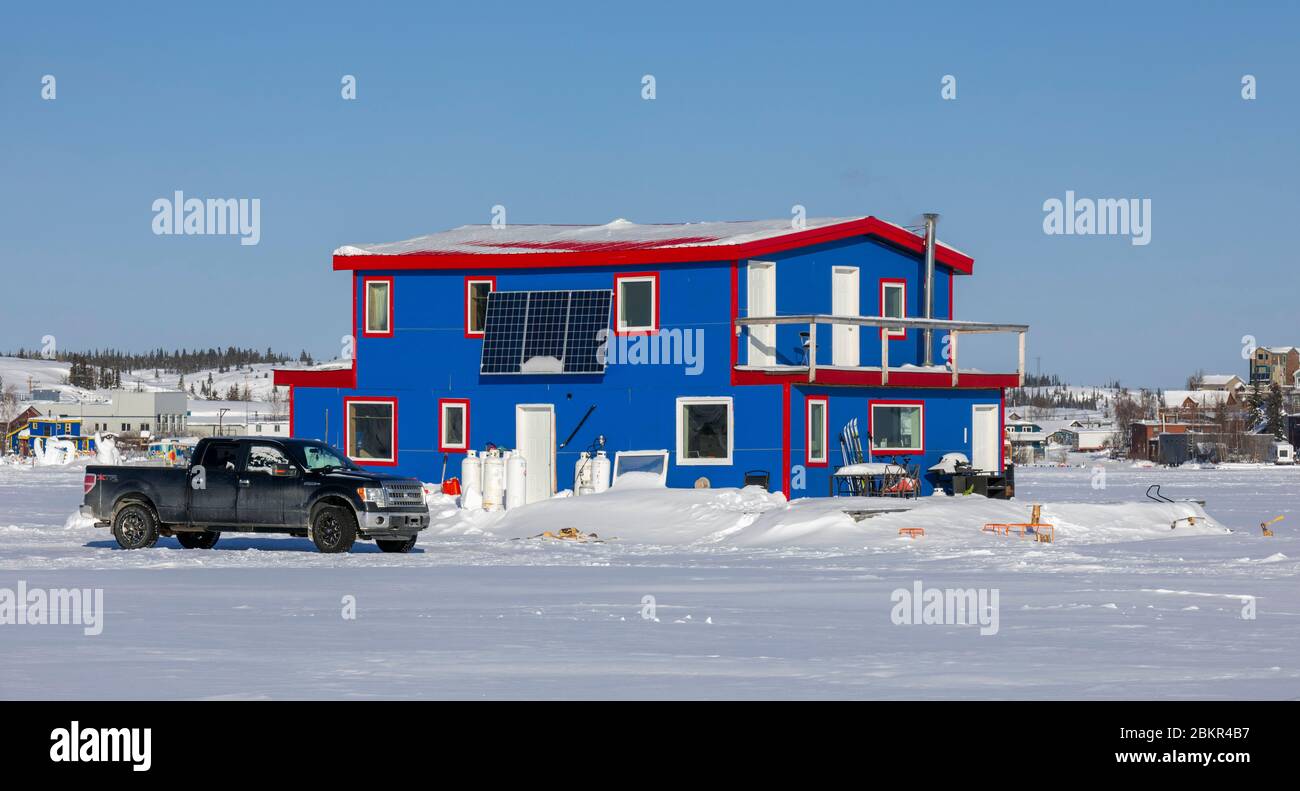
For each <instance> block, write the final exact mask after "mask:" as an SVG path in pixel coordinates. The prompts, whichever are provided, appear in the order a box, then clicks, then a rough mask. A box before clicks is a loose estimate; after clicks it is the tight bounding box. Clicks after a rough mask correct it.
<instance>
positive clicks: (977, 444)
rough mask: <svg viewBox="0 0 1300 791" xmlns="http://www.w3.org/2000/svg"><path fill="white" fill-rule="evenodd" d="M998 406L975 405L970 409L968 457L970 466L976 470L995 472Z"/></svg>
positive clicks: (999, 447)
mask: <svg viewBox="0 0 1300 791" xmlns="http://www.w3.org/2000/svg"><path fill="white" fill-rule="evenodd" d="M1001 447H1002V443H1000V442H998V405H997V404H976V405H975V406H973V407H972V408H971V435H970V455H971V459H970V461H971V465H972V466H974V467H975V469H977V470H984V471H985V472H996V471H997V469H998V454H999V453H1000V452H1001Z"/></svg>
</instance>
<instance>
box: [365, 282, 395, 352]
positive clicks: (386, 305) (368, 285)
mask: <svg viewBox="0 0 1300 791" xmlns="http://www.w3.org/2000/svg"><path fill="white" fill-rule="evenodd" d="M364 284H365V306H366V309H365V317H364V322H365V323H364V324H362V334H364V335H367V336H377V337H386V336H389V335H392V334H393V279H392V278H391V277H367V278H365V279H364Z"/></svg>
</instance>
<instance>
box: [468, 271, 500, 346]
mask: <svg viewBox="0 0 1300 791" xmlns="http://www.w3.org/2000/svg"><path fill="white" fill-rule="evenodd" d="M479 285H486V286H487V287H488V293H489V294H491V293H492V292H493V291H496V290H497V279H496V278H495V277H467V278H465V337H466V338H482V337H483V333H485V332H486V331H487V316H486V315H485V316H484V317H483V326H482V327H480V328H479V329H477V330H476V329H474V327H473V325H474V286H479Z"/></svg>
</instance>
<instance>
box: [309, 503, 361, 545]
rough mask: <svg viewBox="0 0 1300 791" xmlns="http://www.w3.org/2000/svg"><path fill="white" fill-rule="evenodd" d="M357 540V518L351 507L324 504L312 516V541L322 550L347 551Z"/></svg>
mask: <svg viewBox="0 0 1300 791" xmlns="http://www.w3.org/2000/svg"><path fill="white" fill-rule="evenodd" d="M356 540H357V518H356V517H355V516H353V515H352V511H351V509H348V508H342V507H340V506H337V505H323V506H321V507H320V508H317V509H316V512H315V513H314V514H312V517H311V541H312V543H313V544H315V545H316V548H317V549H319V550H320V551H321V552H347V551H349V550H350V549H352V544H353V543H354V542H355V541H356Z"/></svg>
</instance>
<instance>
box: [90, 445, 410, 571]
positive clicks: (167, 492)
mask: <svg viewBox="0 0 1300 791" xmlns="http://www.w3.org/2000/svg"><path fill="white" fill-rule="evenodd" d="M81 513H82V515H84V516H88V517H91V518H93V519H94V520H95V524H96V526H98V527H111V528H112V529H113V537H114V538H116V539H117V543H118V544H119V545H120V546H121V547H122V548H123V549H144V548H146V547H151V546H153V545H154V543H155V542H157V541H158V536H160V535H164V536H170V535H174V536H176V539H177V540H178V541H180V543H181V546H183V547H186V548H189V549H210V548H211V547H212V546H213V545H214V544H216V543H217V539H218V538H219V537H220V535H221V534H222V533H224V532H243V533H288V534H289V535H293V536H303V537H307V538H310V539H311V540H312V543H314V544H315V545H316V548H317V549H319V550H320V551H321V552H347V551H348V550H350V549H351V548H352V543H353V542H354V541H356V539H357V538H363V539H373V540H374V541H375V542H376V543H378V544H379V548H380V549H382V550H383V551H385V552H409V551H410V550H411V548H412V547H414V546H415V539H416V535H417V534H418V533H419V532H420V531H421V530H423V529H425V528H426V527H428V526H429V512H428V509H427V507H426V506H425V502H424V487H423V486H422V485H421V483H420V482H419V481H418V480H415V479H413V478H399V477H397V476H395V475H385V474H383V473H375V472H370V471H368V470H363V469H362V468H360V467H358V466H357V465H356V464H354V463H352V461H351V460H349V459H348V457H347V456H345V455H344V454H342V453H340V452H339V451H338V450H336V449H334V448H332V447H330V446H329V445H326V444H325V443H323V442H317V441H315V440H301V439H272V438H267V437H229V438H228V437H221V438H212V439H201V440H199V442H198V444H197V445H196V446H195V448H194V453H193V454H192V456H191V461H190V465H189V467H126V466H97V465H91V466H89V467H87V468H86V480H85V500H84V503H83V505H82V506H81Z"/></svg>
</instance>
